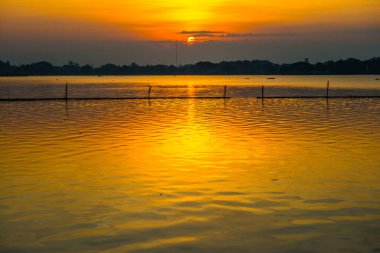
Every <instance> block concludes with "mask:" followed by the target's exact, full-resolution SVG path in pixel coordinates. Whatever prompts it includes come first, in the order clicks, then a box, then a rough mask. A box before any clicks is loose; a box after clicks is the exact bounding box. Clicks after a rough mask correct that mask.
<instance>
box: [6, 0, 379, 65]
mask: <svg viewBox="0 0 380 253" xmlns="http://www.w3.org/2000/svg"><path fill="white" fill-rule="evenodd" d="M379 13H380V1H379V0H318V1H299V0H265V1H258V0H207V1H205V0H182V1H179V0H140V1H136V0H134V1H132V0H106V1H105V0H1V1H0V60H1V59H4V60H8V59H9V60H11V61H16V62H30V61H35V60H41V59H45V60H50V61H53V62H59V63H62V62H67V61H68V60H74V61H75V60H76V61H79V62H84V63H104V62H115V63H117V62H119V63H125V62H126V61H127V62H133V61H134V62H137V63H143V64H159V63H165V64H171V63H173V58H174V57H173V52H174V49H173V46H174V45H175V43H174V44H173V42H174V41H176V40H178V41H179V42H180V44H181V46H183V48H181V49H180V54H181V55H180V63H192V62H196V61H200V60H209V61H221V60H236V59H259V58H261V59H268V60H274V61H277V62H284V61H285V62H286V61H293V60H299V59H303V58H304V57H310V58H311V59H317V60H328V59H339V58H344V57H358V58H360V57H361V58H368V57H374V56H379V55H380V52H379V49H378V48H379V47H378V46H377V45H378V44H379V43H380V15H379ZM190 36H193V37H194V38H195V42H194V43H191V44H187V40H188V38H189V37H190ZM141 42H144V43H141ZM181 42H183V43H181ZM199 42H203V43H199ZM133 43H135V44H133ZM26 45H27V46H26ZM185 47H186V48H185ZM189 48H191V49H189ZM280 49H281V50H282V51H281V50H280Z"/></svg>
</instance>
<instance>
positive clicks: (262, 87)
mask: <svg viewBox="0 0 380 253" xmlns="http://www.w3.org/2000/svg"><path fill="white" fill-rule="evenodd" d="M261 98H262V99H264V85H262V86H261Z"/></svg>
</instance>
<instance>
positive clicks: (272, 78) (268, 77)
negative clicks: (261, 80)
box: [267, 77, 276, 79]
mask: <svg viewBox="0 0 380 253" xmlns="http://www.w3.org/2000/svg"><path fill="white" fill-rule="evenodd" d="M267 79H276V78H275V77H267Z"/></svg>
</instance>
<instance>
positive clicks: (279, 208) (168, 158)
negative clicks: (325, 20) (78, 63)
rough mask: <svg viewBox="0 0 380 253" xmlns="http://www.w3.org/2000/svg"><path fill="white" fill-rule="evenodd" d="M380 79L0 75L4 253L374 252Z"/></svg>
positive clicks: (0, 237) (0, 243)
mask: <svg viewBox="0 0 380 253" xmlns="http://www.w3.org/2000/svg"><path fill="white" fill-rule="evenodd" d="M327 80H330V84H331V87H332V92H336V93H339V94H341V93H343V94H349V93H354V94H357V93H360V94H379V88H380V87H379V85H380V83H379V81H376V80H375V76H351V77H347V76H315V77H313V76H286V77H285V76H276V79H267V76H181V77H180V76H177V77H173V76H163V77H159V76H149V77H148V76H138V77H116V76H115V77H58V76H57V77H15V78H0V98H4V97H26V96H28V97H31V96H32V97H52V96H57V97H62V94H64V84H65V82H66V81H67V82H69V84H70V85H69V89H70V90H69V91H70V94H71V95H72V96H85V95H86V96H106V95H107V96H111V95H112V96H114V95H118V96H124V95H125V96H132V95H133V96H144V95H146V91H147V87H148V83H149V84H151V85H153V90H152V92H153V91H154V92H155V93H153V94H152V95H153V96H155V95H162V96H172V95H181V96H193V95H195V96H197V95H200V94H217V95H221V94H222V92H223V86H224V85H228V92H229V93H228V94H229V95H231V96H232V98H231V99H227V100H223V99H221V100H207V99H199V100H192V99H189V100H178V99H174V100H151V101H148V100H125V101H121V100H118V101H116V100H107V101H101V100H98V101H95V100H86V101H68V102H67V103H65V102H64V101H40V102H4V101H1V102H0V119H1V124H0V147H1V152H0V172H1V173H0V178H1V184H0V251H2V252H276V253H277V252H310V253H311V252H321V253H322V252H350V251H357V252H377V251H379V249H380V243H379V240H378V239H379V233H380V170H379V168H380V158H379V154H380V141H379V140H380V113H379V112H380V100H379V99H330V100H329V101H328V103H327V101H326V99H313V100H307V99H283V100H274V99H267V100H265V101H264V103H262V101H261V100H260V99H256V98H255V97H256V96H257V95H259V92H260V87H261V85H262V84H264V85H265V87H266V91H267V92H268V94H270V93H273V94H292V95H294V94H304V93H308V94H312V95H314V94H320V93H323V94H324V88H325V85H326V81H327Z"/></svg>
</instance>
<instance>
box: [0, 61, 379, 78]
mask: <svg viewBox="0 0 380 253" xmlns="http://www.w3.org/2000/svg"><path fill="white" fill-rule="evenodd" d="M379 74H380V57H374V58H371V59H369V60H364V61H361V60H358V59H354V58H349V59H346V60H338V61H326V62H319V63H315V64H311V63H309V62H308V59H305V61H302V62H295V63H284V64H277V63H272V62H270V61H266V60H251V61H248V60H245V61H228V62H227V61H223V62H219V63H211V62H207V61H204V62H198V63H196V64H187V65H180V66H174V65H145V66H139V65H137V64H136V63H132V64H130V65H115V64H111V63H108V64H105V65H102V66H100V67H93V66H90V65H88V64H87V65H82V66H81V65H79V64H78V63H74V62H69V63H68V64H66V65H62V66H54V65H53V64H51V63H49V62H46V61H41V62H37V63H31V64H26V65H19V66H15V65H11V64H10V63H9V62H4V61H1V60H0V76H149V75H162V76H165V75H273V76H279V75H305V76H306V75H379Z"/></svg>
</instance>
